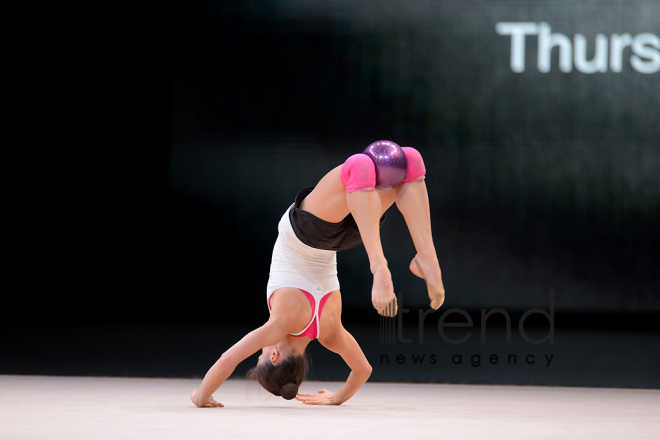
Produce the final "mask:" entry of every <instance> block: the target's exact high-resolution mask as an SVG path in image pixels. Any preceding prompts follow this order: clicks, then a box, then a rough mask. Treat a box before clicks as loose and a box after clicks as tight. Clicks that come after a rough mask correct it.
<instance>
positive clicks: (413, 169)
mask: <svg viewBox="0 0 660 440" xmlns="http://www.w3.org/2000/svg"><path fill="white" fill-rule="evenodd" d="M401 149H402V150H403V152H404V153H405V154H406V160H407V161H408V171H406V177H404V178H403V183H408V182H413V181H415V180H423V179H424V176H425V175H426V167H425V166H424V160H423V159H422V155H421V154H419V151H417V150H415V149H414V148H412V147H401Z"/></svg>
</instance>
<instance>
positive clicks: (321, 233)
mask: <svg viewBox="0 0 660 440" xmlns="http://www.w3.org/2000/svg"><path fill="white" fill-rule="evenodd" d="M425 174H426V168H425V166H424V161H423V160H422V156H421V155H420V153H419V152H418V151H417V150H415V149H414V148H410V147H400V146H399V145H397V144H396V143H394V142H390V141H378V142H374V143H373V144H371V145H369V146H368V147H367V149H365V150H364V152H363V153H359V154H355V155H353V156H351V157H349V158H348V159H347V160H346V161H345V162H344V163H343V164H342V165H339V166H338V167H336V168H334V169H333V170H331V171H330V172H329V173H327V174H326V175H325V176H324V177H323V178H322V179H321V180H320V181H319V182H318V184H317V185H316V186H315V187H310V188H305V189H303V190H301V191H300V192H299V193H298V195H297V196H296V198H295V202H294V203H293V204H292V205H291V206H290V207H289V209H287V211H286V212H285V213H284V215H283V216H282V218H281V220H280V222H279V225H278V232H279V234H278V237H277V240H276V242H275V246H274V249H273V254H272V260H271V267H270V276H269V280H268V285H267V289H266V290H267V296H266V299H267V304H268V309H269V312H270V317H269V319H268V321H267V322H266V323H265V324H264V325H262V326H261V327H259V328H257V329H255V330H253V331H251V332H250V333H248V334H247V335H245V336H244V337H243V338H242V339H241V340H240V341H238V342H237V343H236V344H234V345H233V346H232V347H230V348H229V349H228V350H227V351H225V352H224V353H223V354H222V356H220V358H219V359H218V360H217V361H216V362H215V364H214V365H213V366H212V367H211V368H210V369H209V371H208V372H207V373H206V375H205V376H204V379H203V380H202V383H201V385H200V387H199V389H195V390H193V392H192V396H191V400H192V402H193V403H194V404H195V405H196V406H197V407H221V406H224V405H223V404H222V403H220V402H218V401H216V400H215V399H214V398H213V396H212V394H213V393H214V392H215V391H216V390H217V389H218V388H219V387H220V385H221V384H222V383H223V382H224V381H225V380H226V379H227V378H228V377H229V376H230V375H231V374H232V372H233V371H234V369H235V368H236V366H237V365H238V364H239V363H240V362H242V361H243V360H245V359H247V358H248V357H249V356H251V355H252V354H254V353H256V352H257V351H259V350H260V349H261V350H262V351H261V354H260V356H259V360H258V363H257V365H256V366H255V367H254V368H252V369H251V370H250V371H249V372H248V375H247V377H248V379H256V380H257V381H258V382H259V383H260V384H261V386H263V387H264V388H265V389H266V390H267V391H269V392H271V393H272V394H274V395H276V396H282V397H283V398H284V399H287V400H291V399H294V398H295V399H296V400H298V401H300V402H303V403H305V404H311V405H341V404H342V403H344V402H346V401H347V400H348V399H350V398H351V397H352V396H353V395H354V394H355V393H356V392H357V390H358V389H359V388H360V387H361V386H362V385H363V384H364V383H365V382H366V381H367V379H368V378H369V376H370V375H371V371H372V368H371V365H370V364H369V362H368V361H367V358H366V357H365V355H364V353H363V352H362V349H361V348H360V346H359V345H358V343H357V341H356V340H355V338H353V336H352V335H351V334H350V333H349V332H348V331H346V329H345V328H344V327H343V326H342V323H341V307H342V305H341V293H340V291H339V281H338V279H337V260H336V253H337V251H341V250H345V249H349V248H352V247H355V246H358V245H359V244H361V243H363V244H364V247H365V249H366V251H367V256H368V258H369V266H370V270H371V273H372V274H373V287H372V290H371V302H372V304H373V306H374V308H375V309H376V311H377V312H378V313H379V314H380V315H382V316H387V317H394V316H395V315H396V313H397V301H396V296H395V294H394V286H393V283H392V276H391V274H390V271H389V269H388V265H387V260H386V259H385V256H384V254H383V249H382V245H381V241H380V225H381V224H382V222H383V221H384V219H385V211H387V209H388V208H389V207H390V206H392V205H393V204H394V203H395V202H396V205H397V208H398V209H399V211H400V212H401V213H402V214H403V217H404V219H405V222H406V225H407V227H408V230H409V231H410V235H411V237H412V240H413V243H414V245H415V250H416V252H417V253H416V255H415V257H414V258H413V259H412V261H411V263H410V271H411V272H412V273H413V274H415V275H416V276H418V277H420V278H422V279H423V280H424V281H425V282H426V285H427V290H428V295H429V299H430V301H431V308H433V309H435V310H437V309H438V308H439V307H440V306H441V305H442V303H443V302H444V297H445V289H444V286H443V283H442V276H441V272H440V265H439V263H438V258H437V255H436V251H435V247H434V244H433V239H432V236H431V219H430V214H429V201H428V193H427V190H426V183H425V181H424V178H425ZM314 339H318V341H319V342H320V343H321V344H322V345H323V346H324V347H325V348H327V349H328V350H330V351H332V352H335V353H337V354H339V355H340V356H341V357H342V359H343V360H344V361H345V362H346V364H347V365H348V367H349V368H350V369H351V373H350V374H349V376H348V379H347V380H346V383H344V385H343V386H342V387H341V388H339V390H337V391H336V392H334V393H333V392H330V391H328V390H326V389H321V390H318V393H317V394H307V393H299V392H298V388H299V387H300V384H301V383H302V381H303V380H304V378H305V376H306V374H307V371H308V369H309V360H308V358H307V354H306V353H305V349H306V347H307V344H309V343H310V342H311V341H312V340H314Z"/></svg>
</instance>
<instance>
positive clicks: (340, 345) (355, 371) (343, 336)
mask: <svg viewBox="0 0 660 440" xmlns="http://www.w3.org/2000/svg"><path fill="white" fill-rule="evenodd" d="M319 342H320V343H321V344H323V346H324V347H325V348H327V349H328V350H330V351H332V352H335V353H337V354H338V355H340V356H341V357H342V359H344V362H346V365H348V367H349V368H350V369H351V373H350V374H349V376H348V379H347V380H346V383H345V384H344V385H343V386H342V387H341V388H339V390H338V391H337V392H336V393H334V395H333V396H332V400H331V402H327V403H332V404H334V405H341V404H342V403H344V402H346V401H347V400H348V399H350V398H351V397H353V395H354V394H355V393H356V392H357V390H359V389H360V387H361V386H362V385H364V383H365V382H366V381H367V379H369V376H371V371H372V367H371V365H370V364H369V361H368V360H367V358H366V356H365V355H364V353H363V352H362V349H361V348H360V345H359V344H358V343H357V341H356V340H355V338H354V337H353V335H351V334H350V333H349V332H348V331H347V330H346V329H345V328H344V326H341V329H340V330H339V331H338V332H337V333H336V334H335V335H334V336H333V337H331V338H327V339H321V338H320V339H319ZM322 391H325V390H322ZM323 394H325V393H322V394H318V395H316V396H317V397H320V398H322V396H323ZM301 396H302V398H300V399H298V400H302V401H303V402H305V403H311V404H314V403H322V402H319V401H318V399H317V398H314V397H313V396H310V395H301ZM306 400H307V401H306ZM323 403H325V402H323Z"/></svg>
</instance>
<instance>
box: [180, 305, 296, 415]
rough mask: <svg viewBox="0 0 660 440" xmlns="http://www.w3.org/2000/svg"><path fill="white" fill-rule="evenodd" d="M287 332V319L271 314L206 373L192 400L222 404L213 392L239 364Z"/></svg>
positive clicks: (198, 402) (200, 402)
mask: <svg viewBox="0 0 660 440" xmlns="http://www.w3.org/2000/svg"><path fill="white" fill-rule="evenodd" d="M287 333H288V328H287V326H286V325H285V321H284V320H282V319H277V318H275V317H274V316H273V315H271V319H270V320H268V322H266V323H265V324H264V325H262V326H261V327H259V328H257V329H255V330H252V331H251V332H250V333H248V334H247V335H245V336H244V337H243V338H242V339H241V340H240V341H238V342H237V343H236V344H234V345H233V346H231V347H230V348H229V349H228V350H227V351H225V352H224V353H223V354H222V356H220V359H218V360H217V361H216V363H215V364H213V366H212V367H211V368H210V369H209V371H208V372H207V373H206V375H205V376H204V380H202V384H201V385H200V387H199V389H198V390H195V391H196V392H195V391H193V396H192V401H193V403H194V404H195V406H197V407H202V406H221V404H217V405H215V404H213V402H215V401H213V399H212V396H211V394H213V393H214V392H215V390H217V389H218V388H219V387H220V385H222V383H223V382H224V381H225V380H227V378H228V377H229V376H230V375H231V373H232V372H233V371H234V369H235V368H236V367H237V366H238V364H240V363H241V362H242V361H244V360H245V359H247V358H248V357H250V356H251V355H253V354H254V353H256V352H257V351H258V350H260V349H262V348H264V347H268V346H269V345H275V344H277V343H278V342H280V341H281V340H282V339H284V337H285V336H286V335H287ZM209 398H210V399H211V400H209ZM215 403H218V402H215ZM207 404H208V405H207Z"/></svg>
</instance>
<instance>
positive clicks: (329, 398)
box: [296, 390, 339, 405]
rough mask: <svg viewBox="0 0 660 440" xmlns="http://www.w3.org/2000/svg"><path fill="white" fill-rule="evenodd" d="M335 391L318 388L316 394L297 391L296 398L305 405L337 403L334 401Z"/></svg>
mask: <svg viewBox="0 0 660 440" xmlns="http://www.w3.org/2000/svg"><path fill="white" fill-rule="evenodd" d="M334 397H335V393H331V392H330V391H328V390H319V393H318V394H306V393H298V394H297V395H296V400H299V401H300V402H302V403H306V404H307V405H339V404H338V403H335V401H334Z"/></svg>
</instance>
